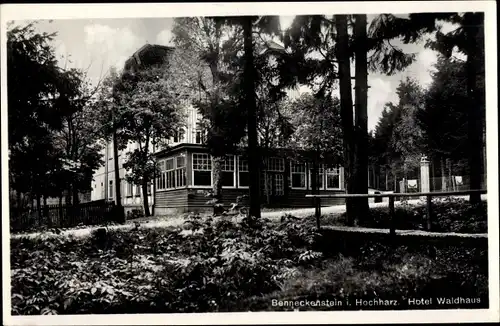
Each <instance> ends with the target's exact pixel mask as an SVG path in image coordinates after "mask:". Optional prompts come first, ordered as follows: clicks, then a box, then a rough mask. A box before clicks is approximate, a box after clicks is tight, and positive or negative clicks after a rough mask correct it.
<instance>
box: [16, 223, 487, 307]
mask: <svg viewBox="0 0 500 326" xmlns="http://www.w3.org/2000/svg"><path fill="white" fill-rule="evenodd" d="M237 220H239V222H235V221H234V220H232V219H229V218H212V217H209V218H206V217H202V216H200V215H197V214H192V215H190V216H188V217H187V218H186V221H185V223H184V225H183V226H182V227H170V228H141V227H139V228H136V229H129V230H124V229H122V230H108V231H107V232H106V233H104V234H105V235H106V237H105V238H103V237H102V235H103V232H101V231H95V232H93V233H92V236H90V237H88V238H78V239H77V238H72V237H71V236H57V237H44V236H40V237H38V238H17V239H11V247H10V248H11V257H15V259H12V261H11V266H12V270H11V277H12V313H13V314H14V315H17V314H29V315H36V314H42V313H43V314H88V313H97V314H100V313H162V312H163V313H165V312H217V311H219V312H222V311H247V310H249V309H250V310H252V311H255V310H261V309H276V307H271V306H270V299H269V298H270V297H278V298H282V299H287V298H290V299H297V298H304V297H306V298H312V299H316V298H332V297H337V298H340V297H345V296H349V297H350V298H355V297H363V298H378V297H381V298H398V297H401V298H404V297H408V296H419V295H430V294H431V293H438V292H429V291H430V289H431V288H432V287H434V290H435V291H441V292H440V293H439V295H443V296H446V295H451V294H453V293H455V292H453V293H452V292H450V291H451V287H450V284H451V285H452V287H453V286H454V287H457V286H458V288H457V289H458V290H460V291H463V292H462V294H464V295H465V294H468V295H470V296H477V295H484V294H485V293H486V291H487V283H485V282H487V280H486V279H487V277H486V271H487V266H486V262H487V258H486V255H485V253H484V252H482V251H481V250H475V249H474V250H469V249H465V248H453V247H446V248H441V249H438V250H437V257H436V258H435V259H433V258H431V257H428V256H427V253H426V252H427V251H426V250H427V249H426V248H420V247H418V248H410V247H398V248H397V249H394V248H390V247H389V246H387V245H386V244H377V243H372V242H368V243H359V242H358V243H350V244H348V245H344V246H337V245H335V246H334V247H332V246H331V245H329V244H328V242H325V240H328V239H326V238H325V236H323V235H322V234H321V233H319V232H317V230H316V226H315V223H314V221H313V220H312V219H296V218H293V217H291V216H289V217H285V218H284V219H283V221H282V222H281V223H279V224H275V223H273V222H271V221H269V220H266V219H258V220H254V221H253V222H251V223H249V220H248V218H243V219H240V218H238V219H237ZM103 239H105V241H104V242H103V241H102V240H103ZM330 240H332V239H330ZM336 240H338V241H342V239H336ZM339 243H340V242H339ZM339 254H340V255H339ZM471 275H475V277H474V278H471ZM373 291H375V292H373Z"/></svg>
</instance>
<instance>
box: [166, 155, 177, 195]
mask: <svg viewBox="0 0 500 326" xmlns="http://www.w3.org/2000/svg"><path fill="white" fill-rule="evenodd" d="M172 188H175V169H174V159H173V158H169V159H167V160H166V161H165V189H172Z"/></svg>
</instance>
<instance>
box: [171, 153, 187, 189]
mask: <svg viewBox="0 0 500 326" xmlns="http://www.w3.org/2000/svg"><path fill="white" fill-rule="evenodd" d="M179 158H183V159H184V164H183V165H182V166H180V167H179V164H178V163H179ZM174 164H175V169H174V171H175V172H174V176H175V184H174V186H175V189H179V188H186V186H187V160H186V156H185V155H182V154H181V155H177V156H175V160H174ZM179 171H184V179H183V180H184V185H181V186H180V185H178V182H177V180H178V174H179Z"/></svg>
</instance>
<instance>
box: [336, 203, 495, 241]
mask: <svg viewBox="0 0 500 326" xmlns="http://www.w3.org/2000/svg"><path fill="white" fill-rule="evenodd" d="M487 213H488V210H487V202H486V201H483V202H482V203H481V204H480V205H470V203H469V201H468V200H465V199H460V198H453V197H446V198H443V199H435V200H433V202H432V231H434V232H458V233H487V232H488V227H487V225H488V214H487ZM395 216H396V228H397V229H400V230H425V229H426V225H427V211H426V203H425V201H421V202H420V203H419V204H416V205H410V204H407V203H404V202H403V203H402V205H400V206H397V207H395ZM345 221H346V214H345V213H343V214H341V215H340V218H338V219H334V220H329V223H333V224H337V225H345ZM360 226H362V227H368V228H381V229H387V228H389V226H390V215H389V208H388V207H375V208H370V215H369V217H368V218H366V219H365V220H363V221H361V222H360Z"/></svg>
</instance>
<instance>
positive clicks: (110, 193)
mask: <svg viewBox="0 0 500 326" xmlns="http://www.w3.org/2000/svg"><path fill="white" fill-rule="evenodd" d="M108 197H109V198H110V199H111V198H113V180H109V196H108Z"/></svg>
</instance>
